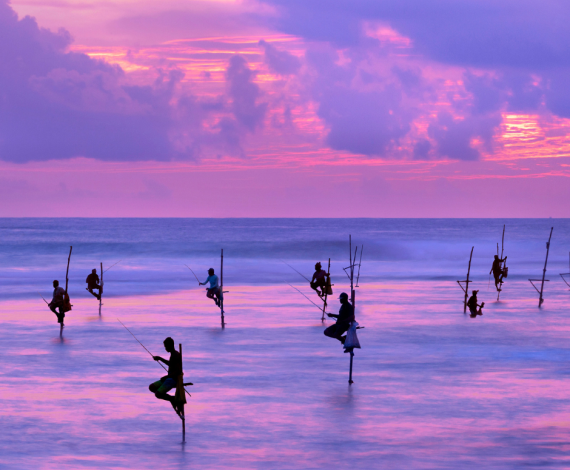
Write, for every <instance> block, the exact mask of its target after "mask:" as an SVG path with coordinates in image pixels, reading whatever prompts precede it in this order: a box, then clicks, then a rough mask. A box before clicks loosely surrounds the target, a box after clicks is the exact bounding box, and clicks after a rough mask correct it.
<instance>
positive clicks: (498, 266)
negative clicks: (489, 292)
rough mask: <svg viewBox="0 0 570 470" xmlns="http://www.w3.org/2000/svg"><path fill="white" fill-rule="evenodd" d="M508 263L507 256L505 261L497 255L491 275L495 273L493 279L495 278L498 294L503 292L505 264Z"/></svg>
mask: <svg viewBox="0 0 570 470" xmlns="http://www.w3.org/2000/svg"><path fill="white" fill-rule="evenodd" d="M505 261H507V257H506V256H505V257H504V258H503V259H501V258H499V255H495V259H494V260H493V266H491V271H489V274H491V273H493V277H494V278H495V288H496V289H497V292H501V284H502V283H503V282H504V281H503V275H504V272H503V263H504V262H505Z"/></svg>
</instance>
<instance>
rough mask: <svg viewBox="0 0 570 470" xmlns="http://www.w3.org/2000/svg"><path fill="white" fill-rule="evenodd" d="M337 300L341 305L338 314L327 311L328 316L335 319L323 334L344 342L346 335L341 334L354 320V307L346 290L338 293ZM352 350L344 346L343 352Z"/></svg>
mask: <svg viewBox="0 0 570 470" xmlns="http://www.w3.org/2000/svg"><path fill="white" fill-rule="evenodd" d="M339 300H340V304H341V305H340V310H339V312H338V315H336V314H334V313H327V315H328V316H329V317H330V318H336V319H337V320H336V323H335V324H334V325H331V326H329V327H328V328H326V329H325V331H324V334H325V336H328V337H329V338H336V339H338V340H339V341H340V342H341V343H342V344H344V342H345V340H346V336H343V334H344V333H346V332H347V331H348V329H349V328H350V325H351V323H352V322H353V321H354V307H353V306H352V304H351V303H350V302H349V301H348V294H347V293H346V292H343V293H342V294H340V296H339ZM352 350H353V348H345V351H344V352H346V353H349V352H352Z"/></svg>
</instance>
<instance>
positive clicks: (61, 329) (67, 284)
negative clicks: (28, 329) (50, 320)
mask: <svg viewBox="0 0 570 470" xmlns="http://www.w3.org/2000/svg"><path fill="white" fill-rule="evenodd" d="M72 250H73V246H70V247H69V256H68V257H67V270H66V271H65V295H64V297H63V305H64V309H65V310H67V311H68V312H69V311H70V310H71V302H70V301H69V294H68V293H67V289H68V287H69V263H70V262H71V251H72ZM68 306H69V309H68V308H67V307H68ZM60 311H61V308H60ZM64 314H65V312H64ZM62 334H63V318H62V319H61V323H60V324H59V336H60V337H61V336H62Z"/></svg>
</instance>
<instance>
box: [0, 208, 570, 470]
mask: <svg viewBox="0 0 570 470" xmlns="http://www.w3.org/2000/svg"><path fill="white" fill-rule="evenodd" d="M503 225H506V230H505V243H504V254H505V255H507V256H508V260H507V265H508V267H509V275H508V278H507V279H506V282H505V284H504V290H503V292H502V293H501V297H500V301H497V293H496V291H495V289H494V285H493V281H492V279H491V280H490V278H489V270H490V268H491V263H492V259H493V255H495V254H496V253H497V243H499V252H500V251H501V235H502V231H503ZM551 227H554V231H553V235H552V242H551V247H550V253H549V260H548V270H547V273H546V279H548V280H549V281H548V282H546V283H545V290H544V298H545V302H544V304H543V306H542V308H541V309H539V308H538V294H537V292H536V291H535V290H534V288H533V287H532V285H531V284H530V283H529V281H528V279H529V278H532V279H540V278H541V276H542V270H543V268H544V261H545V256H546V242H547V240H548V236H549V233H550V229H551ZM569 229H570V221H569V220H565V219H541V220H529V219H524V220H514V219H507V220H499V219H487V220H485V219H463V220H449V219H440V220H434V219H429V220H428V219H397V220H396V219H389V220H386V219H324V220H317V219H225V220H214V219H0V295H1V298H0V321H1V326H2V327H1V328H0V341H1V344H2V348H1V349H0V364H1V366H0V372H1V374H2V380H1V381H0V423H1V426H0V468H7V469H12V468H14V469H16V468H18V469H21V468H34V469H35V468H42V469H43V468H45V469H76V468H113V469H123V468H136V469H146V468H149V469H150V468H164V469H170V468H176V469H178V468H197V469H214V468H216V469H217V468H224V469H225V468H244V469H250V468H256V469H257V468H259V469H299V468H309V469H313V468H314V469H325V468H326V469H331V468H335V469H336V468H339V469H345V468H351V469H370V468H390V469H393V468H397V469H400V468H401V469H412V468H421V469H423V468H450V469H451V468H452V469H458V468H462V469H463V468H477V469H479V468H521V467H526V468H538V467H549V468H568V467H569V466H570V462H569V459H570V446H569V444H568V437H567V436H568V434H569V432H570V400H569V399H568V393H569V392H570V387H569V386H570V368H569V367H568V360H569V359H570V345H569V342H568V336H569V335H570V311H569V308H568V307H569V306H570V290H569V288H568V286H567V285H566V284H565V283H564V282H563V281H562V279H561V277H560V276H559V273H567V272H569V271H570V268H569V264H568V263H569V258H568V256H569V255H568V253H569V251H570V230H569ZM349 235H351V238H352V255H353V256H354V250H355V249H356V248H358V251H357V252H356V260H357V262H358V264H361V266H360V278H359V280H358V287H357V289H356V316H357V321H358V322H359V323H360V325H361V326H364V327H365V328H364V329H361V330H359V339H360V343H361V345H362V349H360V350H356V352H355V356H354V372H353V374H354V376H353V380H354V383H353V384H352V385H349V384H348V373H349V360H350V359H349V355H348V354H344V353H343V349H342V348H341V346H340V343H338V341H336V340H334V339H330V338H327V337H325V336H324V335H323V330H324V328H325V327H326V326H328V325H330V324H332V322H331V320H330V319H326V320H325V322H321V314H322V313H321V311H320V309H319V308H318V306H320V305H321V304H322V302H321V301H320V300H319V298H318V297H317V296H316V294H315V293H314V292H312V291H311V289H310V287H309V286H308V282H307V281H306V280H305V279H304V278H303V277H302V276H301V275H300V274H298V273H297V272H295V271H294V270H293V269H292V268H291V267H290V266H292V267H293V268H295V269H296V270H298V271H299V272H300V273H301V274H302V275H304V276H306V277H308V278H310V277H311V276H312V272H313V268H314V264H315V262H317V261H320V262H321V263H322V264H323V266H324V267H325V269H326V267H327V265H328V260H329V258H330V259H331V276H332V281H333V284H334V286H333V290H334V295H333V296H331V298H330V299H329V306H328V309H327V311H329V312H332V313H337V311H338V308H339V304H338V300H337V299H338V294H339V293H340V292H343V291H344V292H349V290H350V283H349V280H348V278H347V276H346V274H345V271H344V270H343V268H347V267H348V265H349V264H350V262H349V256H350V255H349ZM70 246H73V251H72V255H71V262H70V268H69V288H68V290H69V293H70V296H71V300H72V304H73V310H72V311H71V312H69V313H68V314H67V316H66V320H65V325H66V326H65V329H64V331H63V335H62V336H61V337H60V334H59V327H58V324H57V323H56V318H55V315H54V314H53V313H51V312H50V311H49V309H47V307H46V305H45V303H44V301H43V300H42V298H41V296H43V297H45V298H46V299H48V300H49V298H50V297H51V292H52V287H51V283H52V281H53V280H54V279H58V280H59V281H60V283H62V284H63V283H65V274H66V266H67V258H68V255H69V248H70ZM472 247H474V251H473V260H472V264H471V274H470V277H471V279H472V280H473V284H472V286H470V289H471V288H474V289H478V290H479V291H480V292H479V300H480V301H484V302H485V308H484V309H483V316H480V317H477V318H470V317H469V316H468V315H467V316H466V315H464V313H463V304H462V301H463V292H462V291H461V289H460V287H459V286H458V285H457V283H456V280H463V279H465V277H466V274H467V266H468V262H469V254H470V252H471V248H472ZM222 249H223V250H224V290H227V291H228V292H227V293H226V294H225V298H224V301H225V310H226V315H225V320H226V322H227V325H226V327H225V329H222V328H221V325H220V311H219V309H218V308H216V306H215V304H214V302H213V301H212V300H209V299H207V298H206V297H205V290H204V287H200V286H198V283H197V282H196V279H195V278H194V275H193V274H192V272H190V270H189V269H188V267H186V266H185V265H187V266H189V267H190V268H192V270H193V271H194V272H195V273H196V274H197V275H198V277H199V279H200V281H204V280H205V279H206V277H207V269H208V268H210V267H213V268H214V269H215V270H216V273H217V274H220V273H219V271H220V254H221V250H222ZM361 254H362V262H361V263H360V256H361ZM499 254H500V253H499ZM101 262H102V263H103V269H107V268H109V267H110V269H109V270H108V271H107V272H105V273H104V282H105V285H104V295H103V306H102V310H101V315H99V302H98V301H97V300H96V299H95V298H94V297H93V296H91V294H89V293H88V292H87V291H86V290H85V287H86V284H85V278H86V276H87V275H88V274H89V273H90V272H91V270H92V269H93V268H97V270H98V271H99V268H100V263H101ZM117 262H118V263H117ZM114 263H117V264H115V265H114ZM113 265H114V266H113ZM288 265H290V266H288ZM111 266H112V267H111ZM355 275H358V267H357V268H356V273H355ZM291 285H292V286H294V287H296V288H298V289H299V290H300V291H301V292H302V293H304V294H305V295H306V296H307V297H309V299H311V300H312V301H313V302H315V303H316V304H317V305H314V304H313V303H311V302H310V301H309V300H308V299H307V298H305V297H303V296H302V295H301V294H300V293H299V292H298V291H296V290H295V289H293V288H292V287H291ZM117 319H120V320H121V321H122V322H123V323H124V324H125V325H126V326H127V327H128V328H129V329H130V330H131V331H132V332H133V333H134V334H135V335H136V336H137V338H138V339H139V340H140V341H141V342H142V343H143V344H144V345H145V346H146V347H147V348H148V349H149V350H150V351H151V352H152V354H157V355H162V356H168V353H166V352H165V351H164V349H163V346H162V341H163V340H164V338H165V337H167V336H171V337H172V338H174V340H175V342H176V344H177V345H178V344H182V346H183V356H184V371H185V381H187V382H193V383H194V385H193V386H189V387H187V388H188V391H189V392H190V393H191V394H192V396H191V397H188V404H187V405H186V416H187V419H186V443H182V433H181V421H180V419H179V418H178V417H177V416H176V414H175V413H174V411H173V410H172V408H171V407H170V405H169V404H168V403H166V402H164V401H160V400H157V399H156V398H155V397H154V395H153V394H152V393H150V392H149V391H148V385H149V384H150V383H151V382H153V381H155V380H157V379H158V378H159V377H161V376H162V375H164V371H163V370H162V369H161V368H160V367H159V365H157V364H156V363H155V362H154V361H153V360H152V358H151V357H150V356H149V354H148V353H147V352H146V351H145V350H144V349H143V348H142V347H141V346H140V345H139V344H138V343H137V342H136V341H135V339H134V338H133V337H132V336H131V335H130V334H129V332H128V331H126V330H125V328H123V326H122V325H121V324H120V323H119V322H118V321H117Z"/></svg>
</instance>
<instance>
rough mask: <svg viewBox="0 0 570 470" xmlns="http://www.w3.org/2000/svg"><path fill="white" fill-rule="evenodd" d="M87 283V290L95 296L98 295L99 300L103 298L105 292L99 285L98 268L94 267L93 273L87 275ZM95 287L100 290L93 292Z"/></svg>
mask: <svg viewBox="0 0 570 470" xmlns="http://www.w3.org/2000/svg"><path fill="white" fill-rule="evenodd" d="M85 282H86V283H87V290H88V291H89V292H90V293H91V294H92V295H93V296H94V297H97V300H101V294H102V293H103V288H102V287H101V286H100V285H99V276H98V275H97V270H96V269H93V270H92V271H91V274H89V276H87V279H85ZM94 289H97V290H98V291H99V292H98V293H97V294H96V293H95V292H93V290H94Z"/></svg>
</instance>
